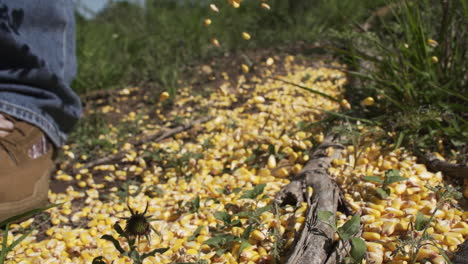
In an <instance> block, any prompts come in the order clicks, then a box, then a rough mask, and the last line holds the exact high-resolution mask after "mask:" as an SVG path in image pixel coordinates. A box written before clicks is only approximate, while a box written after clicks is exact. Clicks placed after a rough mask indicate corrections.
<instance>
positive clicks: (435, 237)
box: [432, 233, 445, 242]
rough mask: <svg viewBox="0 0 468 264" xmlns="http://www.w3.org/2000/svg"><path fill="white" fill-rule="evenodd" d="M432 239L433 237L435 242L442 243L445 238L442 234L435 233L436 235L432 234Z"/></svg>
mask: <svg viewBox="0 0 468 264" xmlns="http://www.w3.org/2000/svg"><path fill="white" fill-rule="evenodd" d="M432 237H433V238H434V239H435V240H437V241H439V242H443V241H444V238H445V237H444V235H442V234H437V233H436V234H432Z"/></svg>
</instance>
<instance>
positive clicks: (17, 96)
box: [0, 0, 81, 147]
mask: <svg viewBox="0 0 468 264" xmlns="http://www.w3.org/2000/svg"><path fill="white" fill-rule="evenodd" d="M75 74H76V58H75V21H74V5H73V1H72V0H0V112H3V113H6V114H9V115H11V116H13V117H16V118H18V119H21V120H23V121H26V122H29V123H32V124H34V125H36V126H37V127H39V128H41V129H42V130H43V131H44V133H45V134H46V135H48V137H49V138H50V140H51V141H52V142H53V143H54V145H55V146H57V147H58V146H61V145H63V144H64V142H65V140H66V138H67V134H69V133H70V131H71V130H72V128H73V127H74V125H75V124H76V122H77V121H78V119H79V118H80V116H81V102H80V99H79V97H78V96H77V95H76V94H75V93H74V92H73V91H72V89H71V87H70V84H71V82H72V80H73V78H74V76H75Z"/></svg>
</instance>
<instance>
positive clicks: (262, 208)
mask: <svg viewBox="0 0 468 264" xmlns="http://www.w3.org/2000/svg"><path fill="white" fill-rule="evenodd" d="M270 209H271V205H267V206H264V207H260V208H257V210H255V214H257V215H258V216H260V215H261V214H263V213H264V212H268V211H270Z"/></svg>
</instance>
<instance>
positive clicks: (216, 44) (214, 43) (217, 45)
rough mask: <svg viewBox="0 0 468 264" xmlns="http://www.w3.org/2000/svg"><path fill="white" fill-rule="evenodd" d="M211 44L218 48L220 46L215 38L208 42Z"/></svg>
mask: <svg viewBox="0 0 468 264" xmlns="http://www.w3.org/2000/svg"><path fill="white" fill-rule="evenodd" d="M210 42H211V44H213V45H215V46H216V47H220V46H221V44H219V41H218V39H217V38H211V40H210Z"/></svg>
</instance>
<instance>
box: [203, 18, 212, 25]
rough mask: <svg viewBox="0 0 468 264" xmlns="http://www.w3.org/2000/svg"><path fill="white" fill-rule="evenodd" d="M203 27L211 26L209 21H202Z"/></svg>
mask: <svg viewBox="0 0 468 264" xmlns="http://www.w3.org/2000/svg"><path fill="white" fill-rule="evenodd" d="M203 25H204V26H205V27H207V26H209V25H211V19H209V18H207V19H205V20H203Z"/></svg>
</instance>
